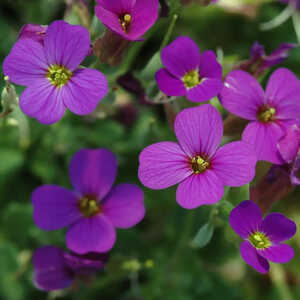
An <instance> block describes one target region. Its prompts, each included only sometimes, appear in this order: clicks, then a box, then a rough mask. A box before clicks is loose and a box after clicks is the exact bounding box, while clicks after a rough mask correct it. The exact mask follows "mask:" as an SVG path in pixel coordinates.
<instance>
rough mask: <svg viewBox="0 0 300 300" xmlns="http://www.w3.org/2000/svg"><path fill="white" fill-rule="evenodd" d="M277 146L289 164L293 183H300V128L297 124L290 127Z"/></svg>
mask: <svg viewBox="0 0 300 300" xmlns="http://www.w3.org/2000/svg"><path fill="white" fill-rule="evenodd" d="M277 147H278V151H279V153H280V155H281V157H282V159H283V160H284V162H285V163H286V164H289V169H290V179H291V183H292V184H294V185H300V174H299V170H300V128H299V127H298V126H297V125H294V126H291V127H290V128H288V129H287V132H286V135H285V136H283V137H282V138H281V139H280V140H279V141H278V144H277Z"/></svg>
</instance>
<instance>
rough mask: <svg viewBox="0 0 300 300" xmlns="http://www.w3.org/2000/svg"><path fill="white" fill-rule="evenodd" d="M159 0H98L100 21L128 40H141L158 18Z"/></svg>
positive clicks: (96, 9)
mask: <svg viewBox="0 0 300 300" xmlns="http://www.w3.org/2000/svg"><path fill="white" fill-rule="evenodd" d="M158 8H159V2H158V0H114V1H112V0H97V6H96V7H95V12H96V15H97V17H98V18H99V19H100V21H101V22H102V23H103V24H104V25H106V26H107V27H108V28H109V29H111V30H112V31H113V32H115V33H117V34H119V35H120V36H122V37H123V38H124V39H126V40H131V41H135V40H139V39H140V37H141V36H142V35H143V34H144V33H145V32H146V31H147V30H148V29H150V27H151V26H152V25H153V24H154V23H155V22H156V20H157V18H158Z"/></svg>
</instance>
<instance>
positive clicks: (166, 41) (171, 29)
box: [159, 14, 178, 52]
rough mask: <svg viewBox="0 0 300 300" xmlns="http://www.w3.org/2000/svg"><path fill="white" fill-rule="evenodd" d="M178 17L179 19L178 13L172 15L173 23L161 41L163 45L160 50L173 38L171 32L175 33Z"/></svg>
mask: <svg viewBox="0 0 300 300" xmlns="http://www.w3.org/2000/svg"><path fill="white" fill-rule="evenodd" d="M177 19H178V15H177V14H174V15H173V17H172V20H171V23H170V25H169V28H168V30H167V33H166V35H165V37H164V39H163V41H162V43H161V46H160V48H159V52H160V51H161V50H162V49H163V48H164V47H165V46H166V45H167V44H168V42H169V40H170V38H171V34H172V33H173V30H174V27H175V24H176V21H177Z"/></svg>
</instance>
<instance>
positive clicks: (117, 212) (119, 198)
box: [102, 183, 145, 228]
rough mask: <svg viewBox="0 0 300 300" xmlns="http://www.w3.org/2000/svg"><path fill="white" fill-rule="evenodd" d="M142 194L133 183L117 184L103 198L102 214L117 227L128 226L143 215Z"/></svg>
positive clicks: (137, 221) (134, 223) (135, 222)
mask: <svg viewBox="0 0 300 300" xmlns="http://www.w3.org/2000/svg"><path fill="white" fill-rule="evenodd" d="M143 199H144V194H143V191H142V190H141V188H139V187H138V186H137V185H134V184H127V183H123V184H119V185H117V186H116V187H114V188H113V189H112V190H111V192H110V193H109V194H108V196H107V197H106V198H105V200H104V202H103V205H102V211H103V214H104V215H105V216H106V217H107V218H108V219H109V220H110V221H111V222H112V224H113V226H114V227H117V228H130V227H132V226H134V225H136V224H137V223H139V222H140V221H141V220H142V219H143V218H144V216H145V205H144V200H143Z"/></svg>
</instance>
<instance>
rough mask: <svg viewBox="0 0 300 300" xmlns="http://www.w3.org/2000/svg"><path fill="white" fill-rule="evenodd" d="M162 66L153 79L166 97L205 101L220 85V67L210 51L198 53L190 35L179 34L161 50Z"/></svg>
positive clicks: (218, 90)
mask: <svg viewBox="0 0 300 300" xmlns="http://www.w3.org/2000/svg"><path fill="white" fill-rule="evenodd" d="M161 60H162V63H163V65H164V66H165V69H160V70H158V71H157V73H156V75H155V79H156V81H157V84H158V86H159V88H160V90H161V91H162V92H163V93H165V94H166V95H168V96H186V97H187V99H188V100H190V101H193V102H202V101H208V100H210V99H211V98H213V97H215V96H217V94H218V93H219V92H220V91H221V89H222V87H223V83H222V67H221V65H220V64H219V63H218V61H217V58H216V55H215V54H214V53H213V52H212V51H205V52H203V53H202V54H200V52H199V49H198V46H197V44H196V43H195V42H194V41H193V40H192V39H190V38H189V37H184V36H182V37H179V38H177V39H176V40H175V41H174V42H172V43H171V44H170V45H168V46H167V47H165V48H164V49H163V50H162V52H161Z"/></svg>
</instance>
